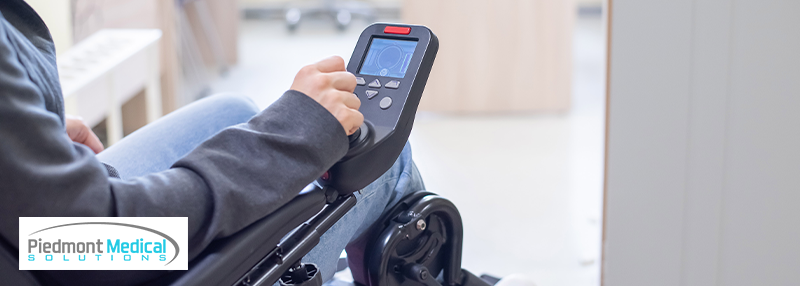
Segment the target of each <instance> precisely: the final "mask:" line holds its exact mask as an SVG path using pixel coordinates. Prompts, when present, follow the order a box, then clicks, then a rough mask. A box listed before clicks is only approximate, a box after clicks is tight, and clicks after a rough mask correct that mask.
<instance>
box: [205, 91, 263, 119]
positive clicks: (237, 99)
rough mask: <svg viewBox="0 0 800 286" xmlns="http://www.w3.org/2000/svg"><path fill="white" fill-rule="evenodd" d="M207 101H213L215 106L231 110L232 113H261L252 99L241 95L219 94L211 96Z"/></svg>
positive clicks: (231, 93)
mask: <svg viewBox="0 0 800 286" xmlns="http://www.w3.org/2000/svg"><path fill="white" fill-rule="evenodd" d="M207 100H208V101H211V102H212V103H213V104H214V105H217V106H220V107H224V109H225V110H230V111H232V112H237V111H243V112H251V113H253V114H256V113H258V111H259V109H258V106H256V104H255V103H254V102H253V100H252V99H250V98H249V97H247V96H245V95H243V94H239V93H233V92H228V93H218V94H214V95H211V96H209V97H208V98H207Z"/></svg>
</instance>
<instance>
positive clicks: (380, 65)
mask: <svg viewBox="0 0 800 286" xmlns="http://www.w3.org/2000/svg"><path fill="white" fill-rule="evenodd" d="M416 48H417V42H416V41H406V40H390V39H381V38H373V39H372V43H370V45H369V51H367V57H366V58H364V64H363V65H361V70H359V71H358V73H360V74H366V75H375V76H386V77H394V78H403V77H404V76H405V75H406V71H407V70H408V65H409V64H411V56H413V55H414V49H416Z"/></svg>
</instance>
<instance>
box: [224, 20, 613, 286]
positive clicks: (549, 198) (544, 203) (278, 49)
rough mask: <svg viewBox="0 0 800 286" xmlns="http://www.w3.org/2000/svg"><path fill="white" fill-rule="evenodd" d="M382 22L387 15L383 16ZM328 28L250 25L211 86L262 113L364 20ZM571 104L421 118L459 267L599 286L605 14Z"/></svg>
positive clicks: (581, 38) (548, 285)
mask: <svg viewBox="0 0 800 286" xmlns="http://www.w3.org/2000/svg"><path fill="white" fill-rule="evenodd" d="M379 20H384V21H385V20H386V19H379ZM329 23H330V22H327V21H316V22H304V23H302V24H303V25H302V26H300V28H299V29H298V30H297V31H296V32H295V33H289V32H288V31H287V30H286V29H285V26H284V25H283V23H282V22H280V21H277V20H275V21H271V20H247V21H243V22H242V26H241V28H242V30H241V37H240V41H241V42H240V64H239V65H237V66H235V67H233V68H232V69H231V70H230V71H229V74H228V75H227V76H226V77H225V78H223V79H220V80H218V81H216V82H214V83H213V85H212V90H213V91H215V92H224V91H232V92H238V93H243V94H246V95H248V96H250V97H251V98H252V99H253V100H254V101H255V102H256V103H257V104H258V105H259V106H260V107H266V106H268V105H269V104H270V103H272V102H273V101H274V100H275V99H276V98H277V97H279V96H280V95H281V94H282V93H283V91H285V90H286V89H288V88H289V86H290V84H291V82H292V79H293V78H294V74H295V73H296V72H297V70H299V69H300V68H301V67H302V66H304V65H306V64H310V63H313V62H316V61H318V60H320V59H323V58H325V57H328V56H330V55H340V56H342V57H344V58H345V60H347V59H349V57H350V53H351V52H352V49H353V46H354V45H355V42H356V39H357V38H358V35H359V33H360V31H361V29H362V28H363V27H365V26H366V25H367V24H366V23H360V22H355V23H354V24H353V26H351V27H350V28H349V29H348V30H347V31H345V32H338V31H336V30H335V29H334V28H333V27H332V26H330V24H329ZM574 55H575V57H574V59H575V60H574V77H573V79H574V80H573V107H572V109H571V111H570V112H568V113H566V114H530V115H514V116H497V115H494V116H453V115H443V114H432V113H424V112H423V113H421V114H419V115H418V117H417V119H416V123H415V129H414V131H413V132H412V134H411V139H410V140H411V143H412V146H413V150H414V151H413V152H414V159H415V161H416V163H417V165H418V167H419V169H420V171H421V172H422V176H423V178H424V179H425V184H426V186H427V188H428V190H429V191H433V192H436V193H439V194H441V195H443V196H445V197H447V198H449V199H450V200H452V201H453V202H454V203H455V204H456V205H457V206H458V208H459V209H460V211H461V214H462V216H463V219H464V221H465V226H464V229H465V241H464V253H463V266H464V268H466V269H469V270H470V271H472V272H473V273H476V274H481V273H486V274H491V275H494V276H501V277H502V276H506V275H509V274H512V273H521V274H525V275H527V276H529V277H530V278H532V279H533V280H534V281H536V283H537V285H539V286H567V285H570V286H572V285H576V286H577V285H581V286H583V285H599V276H600V271H599V257H600V240H601V224H602V223H601V222H602V219H601V213H602V211H601V210H602V183H603V173H602V172H603V150H604V149H603V148H604V147H603V144H604V118H605V114H604V112H605V98H604V90H605V88H604V86H605V84H604V83H605V68H604V67H605V62H604V61H605V36H604V34H603V28H602V21H601V18H600V17H599V16H591V15H590V16H581V17H579V18H578V21H577V24H576V26H575V33H574Z"/></svg>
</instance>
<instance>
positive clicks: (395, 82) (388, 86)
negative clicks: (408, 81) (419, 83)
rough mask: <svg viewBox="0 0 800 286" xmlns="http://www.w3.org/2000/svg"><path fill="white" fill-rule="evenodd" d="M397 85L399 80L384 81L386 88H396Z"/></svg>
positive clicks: (398, 85)
mask: <svg viewBox="0 0 800 286" xmlns="http://www.w3.org/2000/svg"><path fill="white" fill-rule="evenodd" d="M399 87H400V81H399V80H392V81H390V82H388V83H386V88H391V89H397V88H399Z"/></svg>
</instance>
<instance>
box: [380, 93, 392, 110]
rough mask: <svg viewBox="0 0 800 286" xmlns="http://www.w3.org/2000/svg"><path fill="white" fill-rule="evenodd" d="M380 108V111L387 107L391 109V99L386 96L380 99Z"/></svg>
mask: <svg viewBox="0 0 800 286" xmlns="http://www.w3.org/2000/svg"><path fill="white" fill-rule="evenodd" d="M380 106H381V109H388V108H389V107H392V98H391V97H388V96H387V97H384V98H383V99H381V102H380Z"/></svg>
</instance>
